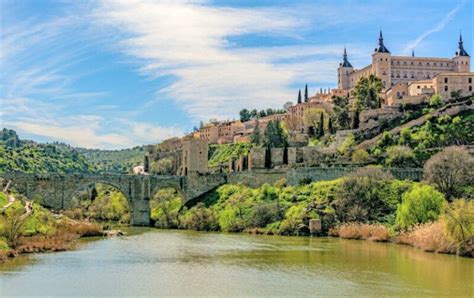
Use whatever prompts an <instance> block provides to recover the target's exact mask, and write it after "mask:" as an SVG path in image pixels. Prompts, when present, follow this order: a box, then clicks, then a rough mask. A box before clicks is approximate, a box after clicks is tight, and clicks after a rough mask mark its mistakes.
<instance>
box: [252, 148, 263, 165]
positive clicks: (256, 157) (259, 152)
mask: <svg viewBox="0 0 474 298" xmlns="http://www.w3.org/2000/svg"><path fill="white" fill-rule="evenodd" d="M248 159H249V170H255V169H264V168H265V148H252V149H250V153H249V155H248Z"/></svg>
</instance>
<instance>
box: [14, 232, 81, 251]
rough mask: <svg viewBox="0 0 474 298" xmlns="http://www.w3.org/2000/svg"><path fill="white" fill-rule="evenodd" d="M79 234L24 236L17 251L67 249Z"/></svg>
mask: <svg viewBox="0 0 474 298" xmlns="http://www.w3.org/2000/svg"><path fill="white" fill-rule="evenodd" d="M77 238H79V237H78V235H75V234H69V233H67V234H55V235H51V236H44V235H36V236H32V237H23V238H21V240H20V245H19V246H18V247H17V249H16V251H17V253H19V254H23V253H37V252H45V251H65V250H68V249H69V248H70V247H71V244H72V243H73V241H74V240H76V239H77Z"/></svg>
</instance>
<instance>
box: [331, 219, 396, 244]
mask: <svg viewBox="0 0 474 298" xmlns="http://www.w3.org/2000/svg"><path fill="white" fill-rule="evenodd" d="M336 233H337V235H339V237H341V238H344V239H362V240H371V241H388V240H389V238H390V235H389V230H388V228H387V227H386V226H384V225H380V224H363V223H346V224H343V225H341V226H340V227H339V228H338V229H337V232H336Z"/></svg>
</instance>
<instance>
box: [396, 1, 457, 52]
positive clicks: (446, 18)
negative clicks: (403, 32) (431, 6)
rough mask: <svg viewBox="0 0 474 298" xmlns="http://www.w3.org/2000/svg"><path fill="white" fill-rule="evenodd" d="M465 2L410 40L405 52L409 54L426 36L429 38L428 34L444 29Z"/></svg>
mask: <svg viewBox="0 0 474 298" xmlns="http://www.w3.org/2000/svg"><path fill="white" fill-rule="evenodd" d="M464 4H466V1H465V0H464V1H462V2H461V3H459V4H458V5H457V6H456V7H455V8H453V9H452V10H450V11H449V12H448V13H447V14H446V15H445V16H444V17H443V19H442V20H441V21H440V22H438V23H437V24H436V25H435V26H434V27H432V28H430V29H428V30H426V31H425V32H423V33H422V34H421V35H420V36H418V37H417V38H416V39H415V40H413V41H411V42H409V43H408V44H407V45H406V46H405V48H404V50H403V53H404V54H405V55H408V54H409V53H410V51H411V50H412V49H415V48H416V47H417V46H418V45H419V44H421V43H422V42H423V41H424V40H425V39H426V38H428V36H430V35H431V34H433V33H436V32H440V31H441V30H443V29H444V28H445V27H446V25H447V24H448V23H449V22H451V20H452V19H453V18H454V16H455V15H456V14H457V12H458V11H459V10H460V9H461V8H462V7H463V6H464Z"/></svg>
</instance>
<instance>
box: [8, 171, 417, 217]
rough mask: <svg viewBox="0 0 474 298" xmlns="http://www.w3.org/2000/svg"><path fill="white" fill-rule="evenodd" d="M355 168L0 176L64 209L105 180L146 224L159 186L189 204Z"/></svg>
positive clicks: (411, 175) (404, 174) (404, 175)
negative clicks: (219, 190)
mask: <svg viewBox="0 0 474 298" xmlns="http://www.w3.org/2000/svg"><path fill="white" fill-rule="evenodd" d="M356 169H357V168H355V167H354V168H351V167H333V168H325V167H302V168H296V169H289V168H282V169H271V170H253V171H243V172H234V173H213V174H211V173H208V174H190V175H188V176H186V177H181V176H146V175H117V174H67V175H59V174H25V173H0V178H3V179H7V180H11V181H12V186H13V187H14V188H15V189H16V190H17V191H19V192H20V193H21V194H24V195H26V196H27V197H28V198H30V199H33V200H34V199H36V198H40V199H41V201H42V204H43V205H44V206H46V207H49V208H51V209H55V210H62V209H66V208H68V207H69V206H70V203H71V200H72V198H73V197H74V195H75V194H77V193H78V192H79V191H80V190H83V189H85V188H87V187H88V186H91V185H93V184H95V183H102V184H107V185H111V186H113V187H115V188H116V189H118V190H119V191H121V192H122V193H123V194H124V195H125V197H126V198H127V201H128V203H129V208H130V216H131V224H132V225H135V226H140V225H141V226H147V225H149V224H150V198H152V197H153V196H154V194H155V193H156V192H157V191H158V190H159V189H162V188H174V189H176V190H177V191H178V193H179V194H180V195H181V198H182V200H183V201H182V205H184V206H189V205H191V204H192V203H193V202H196V201H198V200H199V199H200V198H201V197H202V196H203V195H204V194H206V193H208V192H209V191H211V190H213V189H215V188H216V187H218V186H220V185H222V184H224V183H231V184H237V183H242V184H244V185H247V186H249V187H259V186H261V185H262V184H264V183H268V184H274V183H275V182H276V181H278V180H279V179H282V178H285V179H286V180H287V182H288V184H290V185H297V184H300V183H301V181H303V180H306V181H308V180H310V181H320V180H330V179H335V178H339V177H341V176H344V175H346V174H348V173H350V172H352V171H354V170H356ZM386 170H387V171H390V172H391V173H392V174H393V176H394V177H396V178H398V179H408V180H414V181H420V180H421V179H422V174H423V169H395V168H392V169H386Z"/></svg>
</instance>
